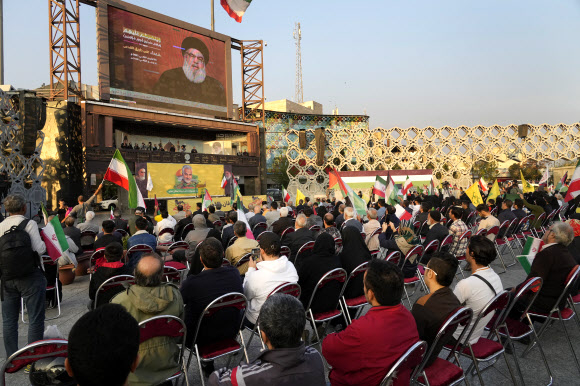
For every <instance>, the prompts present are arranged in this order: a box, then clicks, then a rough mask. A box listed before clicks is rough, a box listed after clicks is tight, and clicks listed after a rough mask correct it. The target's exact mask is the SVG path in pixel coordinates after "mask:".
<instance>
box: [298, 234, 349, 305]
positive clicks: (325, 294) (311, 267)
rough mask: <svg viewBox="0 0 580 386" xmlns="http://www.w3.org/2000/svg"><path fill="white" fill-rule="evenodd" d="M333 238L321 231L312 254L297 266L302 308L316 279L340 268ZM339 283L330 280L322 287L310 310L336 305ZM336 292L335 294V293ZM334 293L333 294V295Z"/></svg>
mask: <svg viewBox="0 0 580 386" xmlns="http://www.w3.org/2000/svg"><path fill="white" fill-rule="evenodd" d="M334 247H335V245H334V239H333V238H332V236H331V235H330V234H328V233H321V234H320V236H318V238H316V241H315V242H314V249H313V250H312V254H311V255H309V256H307V257H306V258H305V259H304V261H302V263H301V264H300V266H299V267H298V284H300V289H301V293H300V301H301V302H302V304H303V305H304V308H305V309H306V307H308V302H309V301H310V298H311V297H312V292H314V288H315V287H316V284H318V281H319V280H320V279H321V278H322V276H324V275H325V274H326V273H327V272H329V271H332V270H333V269H335V268H340V267H341V265H340V259H339V258H338V256H336V254H335V248H334ZM340 290H341V285H340V283H338V282H336V281H335V282H332V283H329V284H327V285H325V286H324V287H322V288H321V289H320V290H319V292H318V295H317V296H316V300H315V301H314V302H313V303H312V307H311V308H312V312H323V311H331V310H333V309H334V308H335V307H336V299H337V296H338V294H339V293H340ZM335 294H336V295H335ZM333 295H334V296H333Z"/></svg>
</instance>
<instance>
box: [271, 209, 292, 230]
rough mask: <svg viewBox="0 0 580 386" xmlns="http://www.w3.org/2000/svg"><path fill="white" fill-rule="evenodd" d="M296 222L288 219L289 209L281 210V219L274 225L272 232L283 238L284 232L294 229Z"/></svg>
mask: <svg viewBox="0 0 580 386" xmlns="http://www.w3.org/2000/svg"><path fill="white" fill-rule="evenodd" d="M293 226H294V222H293V221H292V218H290V217H288V208H286V207H284V208H280V218H279V219H278V220H276V221H274V222H273V223H272V232H274V233H276V234H277V235H278V236H280V237H282V232H284V230H285V229H287V228H292V227H293Z"/></svg>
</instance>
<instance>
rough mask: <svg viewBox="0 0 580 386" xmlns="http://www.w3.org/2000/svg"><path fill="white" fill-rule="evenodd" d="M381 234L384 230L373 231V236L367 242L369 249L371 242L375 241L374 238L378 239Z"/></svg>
mask: <svg viewBox="0 0 580 386" xmlns="http://www.w3.org/2000/svg"><path fill="white" fill-rule="evenodd" d="M381 233H383V229H382V228H380V227H379V228H377V229H375V230H374V231H372V233H371V235H370V236H369V239H368V241H366V244H367V247H368V245H369V243H370V242H371V240H372V239H373V237H376V238H378V237H379V235H380V234H381ZM371 254H372V252H371Z"/></svg>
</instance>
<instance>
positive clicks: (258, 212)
mask: <svg viewBox="0 0 580 386" xmlns="http://www.w3.org/2000/svg"><path fill="white" fill-rule="evenodd" d="M261 222H263V223H268V220H267V219H266V217H264V216H263V215H262V208H261V207H260V205H256V206H255V207H254V215H253V216H252V218H250V219H249V220H248V224H250V228H251V229H252V230H254V227H255V226H256V224H258V223H261Z"/></svg>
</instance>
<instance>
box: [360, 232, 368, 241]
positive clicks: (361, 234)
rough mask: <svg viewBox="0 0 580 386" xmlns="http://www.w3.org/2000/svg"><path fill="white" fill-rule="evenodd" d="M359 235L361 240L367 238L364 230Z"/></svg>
mask: <svg viewBox="0 0 580 386" xmlns="http://www.w3.org/2000/svg"><path fill="white" fill-rule="evenodd" d="M360 236H361V237H362V239H363V241H365V240H366V239H367V234H366V233H364V232H361V233H360Z"/></svg>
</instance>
